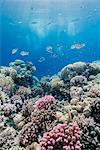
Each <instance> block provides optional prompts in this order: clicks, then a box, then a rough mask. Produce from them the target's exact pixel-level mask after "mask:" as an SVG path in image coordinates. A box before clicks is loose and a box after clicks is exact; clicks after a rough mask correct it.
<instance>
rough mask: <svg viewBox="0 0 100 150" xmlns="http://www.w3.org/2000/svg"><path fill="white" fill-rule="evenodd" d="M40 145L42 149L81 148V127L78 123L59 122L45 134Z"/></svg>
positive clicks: (76, 149) (75, 149) (64, 149)
mask: <svg viewBox="0 0 100 150" xmlns="http://www.w3.org/2000/svg"><path fill="white" fill-rule="evenodd" d="M40 145H41V150H81V144H80V129H79V127H78V126H77V124H76V123H73V124H72V125H70V126H67V125H66V124H58V125H57V126H55V127H54V128H53V130H51V131H50V132H47V133H45V134H44V135H43V138H41V140H40Z"/></svg>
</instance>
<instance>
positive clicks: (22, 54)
mask: <svg viewBox="0 0 100 150" xmlns="http://www.w3.org/2000/svg"><path fill="white" fill-rule="evenodd" d="M20 55H21V56H27V55H29V52H28V51H21V52H20Z"/></svg>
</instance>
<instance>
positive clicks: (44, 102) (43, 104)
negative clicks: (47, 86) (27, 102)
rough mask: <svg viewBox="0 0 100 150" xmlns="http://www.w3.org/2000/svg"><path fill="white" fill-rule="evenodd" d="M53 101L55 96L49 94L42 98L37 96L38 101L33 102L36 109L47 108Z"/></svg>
mask: <svg viewBox="0 0 100 150" xmlns="http://www.w3.org/2000/svg"><path fill="white" fill-rule="evenodd" d="M54 101H55V98H54V97H53V96H50V95H46V96H44V97H42V98H39V99H38V101H36V102H35V108H36V109H39V110H41V109H43V108H45V109H46V108H48V107H49V106H50V105H51V104H53V103H54Z"/></svg>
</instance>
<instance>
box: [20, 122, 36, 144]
mask: <svg viewBox="0 0 100 150" xmlns="http://www.w3.org/2000/svg"><path fill="white" fill-rule="evenodd" d="M37 141H38V128H37V126H36V125H34V124H33V123H32V122H28V123H27V124H26V125H24V126H23V128H22V130H21V132H20V134H19V144H20V145H21V146H28V145H30V144H31V143H32V142H37Z"/></svg>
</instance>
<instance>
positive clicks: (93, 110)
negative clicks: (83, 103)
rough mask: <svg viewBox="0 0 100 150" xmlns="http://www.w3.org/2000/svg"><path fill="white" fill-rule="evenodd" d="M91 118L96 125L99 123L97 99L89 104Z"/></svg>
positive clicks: (99, 115)
mask: <svg viewBox="0 0 100 150" xmlns="http://www.w3.org/2000/svg"><path fill="white" fill-rule="evenodd" d="M91 116H92V117H94V120H95V121H96V122H97V123H100V99H99V98H97V99H96V100H94V102H93V103H92V104H91Z"/></svg>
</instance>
